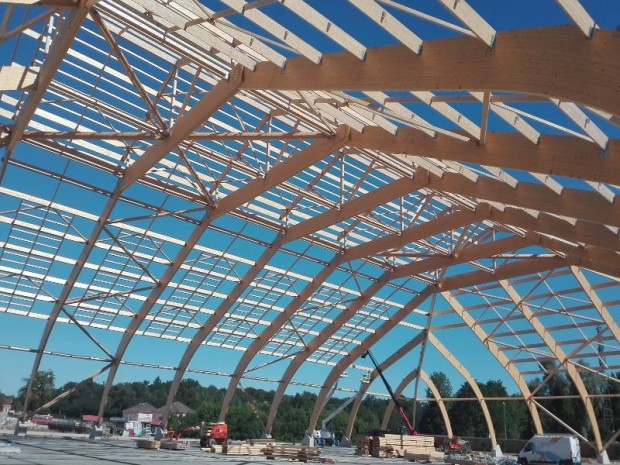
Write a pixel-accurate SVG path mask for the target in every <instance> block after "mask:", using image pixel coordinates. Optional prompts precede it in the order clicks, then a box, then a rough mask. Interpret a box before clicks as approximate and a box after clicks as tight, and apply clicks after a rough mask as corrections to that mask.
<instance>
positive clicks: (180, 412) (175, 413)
mask: <svg viewBox="0 0 620 465" xmlns="http://www.w3.org/2000/svg"><path fill="white" fill-rule="evenodd" d="M165 409H166V406H165V405H164V406H162V407H159V408H158V409H155V411H154V412H153V419H160V418H163V416H164V410H165ZM191 412H193V410H192V409H191V408H189V407H188V406H187V405H185V404H184V403H183V402H175V403H174V404H172V406H171V407H170V416H171V417H184V416H185V415H187V414H188V413H191Z"/></svg>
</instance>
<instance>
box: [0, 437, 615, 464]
mask: <svg viewBox="0 0 620 465" xmlns="http://www.w3.org/2000/svg"><path fill="white" fill-rule="evenodd" d="M0 443H3V444H2V447H0V464H2V465H25V464H28V465H104V464H105V465H114V464H123V465H173V464H179V463H188V464H193V463H210V464H211V463H217V464H222V465H247V464H249V463H256V464H257V465H262V464H264V465H274V463H277V462H279V461H278V460H276V461H274V460H267V459H266V458H264V457H257V456H249V457H245V456H226V455H221V454H213V453H207V452H203V451H202V450H201V449H200V447H199V444H198V441H197V440H196V441H190V444H189V447H188V449H187V450H162V449H160V450H146V449H138V448H137V447H136V443H135V441H133V439H132V438H113V439H96V440H90V439H88V438H87V437H84V436H83V435H54V436H52V435H38V434H29V435H28V436H25V437H24V436H19V437H16V436H13V435H9V434H4V435H3V434H0ZM354 450H355V449H354V448H341V447H326V448H324V449H323V450H322V453H321V457H323V458H326V459H331V460H333V461H334V462H335V463H338V464H342V465H349V464H350V465H363V464H371V463H377V462H389V463H394V464H396V463H404V462H406V461H405V460H404V459H402V458H392V459H379V458H374V457H361V456H356V455H354ZM283 461H284V460H283ZM408 463H411V462H408ZM615 463H618V462H615Z"/></svg>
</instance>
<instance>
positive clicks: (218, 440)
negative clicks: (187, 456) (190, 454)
mask: <svg viewBox="0 0 620 465" xmlns="http://www.w3.org/2000/svg"><path fill="white" fill-rule="evenodd" d="M227 442H228V425H227V424H226V423H224V422H223V421H222V422H218V423H204V422H203V423H202V425H201V427H200V447H209V446H212V445H214V444H226V443H227Z"/></svg>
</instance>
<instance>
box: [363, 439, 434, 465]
mask: <svg viewBox="0 0 620 465" xmlns="http://www.w3.org/2000/svg"><path fill="white" fill-rule="evenodd" d="M355 446H356V447H355V454H356V455H362V456H368V455H372V456H373V457H377V458H392V457H404V458H405V459H407V460H420V461H438V460H442V459H443V453H440V452H436V451H435V438H434V437H433V436H422V435H416V436H409V435H400V434H388V433H379V434H376V435H374V436H368V435H358V436H357V437H356V438H355Z"/></svg>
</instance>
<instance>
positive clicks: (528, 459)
mask: <svg viewBox="0 0 620 465" xmlns="http://www.w3.org/2000/svg"><path fill="white" fill-rule="evenodd" d="M519 464H521V465H543V464H545V465H581V449H580V447H579V440H578V439H577V437H576V436H571V435H569V434H537V435H535V436H533V437H532V439H530V440H529V441H528V442H527V444H526V445H525V447H524V448H523V449H522V450H521V452H519Z"/></svg>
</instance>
